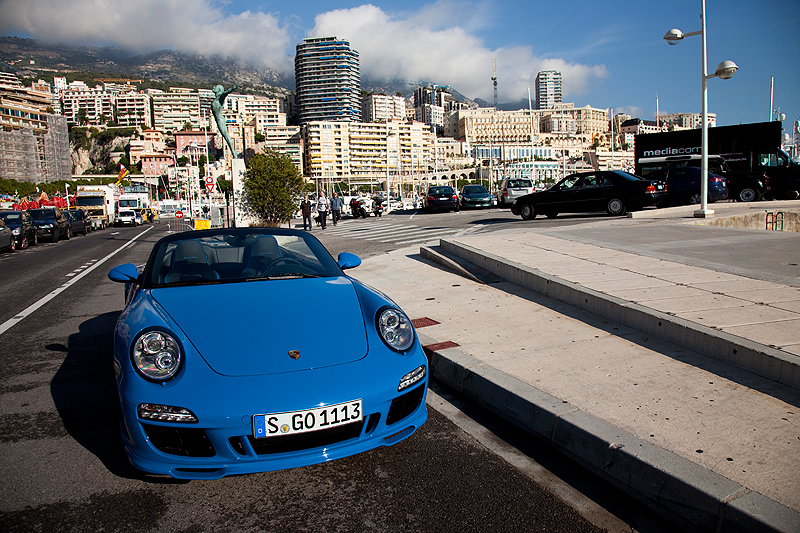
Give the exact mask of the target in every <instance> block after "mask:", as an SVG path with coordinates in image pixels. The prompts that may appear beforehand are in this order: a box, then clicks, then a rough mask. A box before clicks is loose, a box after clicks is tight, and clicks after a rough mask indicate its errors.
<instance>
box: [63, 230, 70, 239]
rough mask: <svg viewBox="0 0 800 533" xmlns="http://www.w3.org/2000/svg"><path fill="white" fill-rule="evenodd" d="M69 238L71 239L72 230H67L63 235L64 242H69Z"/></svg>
mask: <svg viewBox="0 0 800 533" xmlns="http://www.w3.org/2000/svg"><path fill="white" fill-rule="evenodd" d="M71 238H72V229H70V228H67V233H66V234H64V239H65V240H70V239H71Z"/></svg>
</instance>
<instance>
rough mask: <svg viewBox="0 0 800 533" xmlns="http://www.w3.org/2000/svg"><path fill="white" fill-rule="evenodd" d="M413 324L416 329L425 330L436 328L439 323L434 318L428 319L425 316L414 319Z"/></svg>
mask: <svg viewBox="0 0 800 533" xmlns="http://www.w3.org/2000/svg"><path fill="white" fill-rule="evenodd" d="M411 323H412V324H414V327H415V328H424V327H425V326H435V325H436V324H438V323H439V322H437V321H435V320H434V319H432V318H428V317H426V316H424V317H422V318H415V319H413V320H412V321H411Z"/></svg>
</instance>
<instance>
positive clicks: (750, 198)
mask: <svg viewBox="0 0 800 533" xmlns="http://www.w3.org/2000/svg"><path fill="white" fill-rule="evenodd" d="M760 199H761V194H759V192H758V190H756V189H754V188H752V187H745V188H744V189H742V190H741V191H739V194H737V195H736V201H737V202H757V201H759V200H760Z"/></svg>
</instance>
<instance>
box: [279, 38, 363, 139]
mask: <svg viewBox="0 0 800 533" xmlns="http://www.w3.org/2000/svg"><path fill="white" fill-rule="evenodd" d="M294 77H295V88H296V100H297V116H298V119H299V121H300V124H305V123H307V122H311V121H315V120H316V121H318V120H324V121H336V122H358V121H360V120H361V76H360V74H359V62H358V52H356V51H355V50H353V49H351V48H350V43H349V42H348V41H345V40H343V39H337V38H336V37H319V38H311V39H303V42H302V43H300V44H298V45H297V55H295V58H294Z"/></svg>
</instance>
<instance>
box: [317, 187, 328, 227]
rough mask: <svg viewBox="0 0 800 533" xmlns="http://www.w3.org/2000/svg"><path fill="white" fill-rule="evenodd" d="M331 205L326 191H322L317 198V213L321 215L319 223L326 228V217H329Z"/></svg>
mask: <svg viewBox="0 0 800 533" xmlns="http://www.w3.org/2000/svg"><path fill="white" fill-rule="evenodd" d="M329 207H330V202H329V201H328V198H326V197H325V191H320V192H319V198H317V205H316V210H317V214H318V215H319V224H320V226H322V229H325V219H326V218H327V217H328V208H329Z"/></svg>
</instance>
